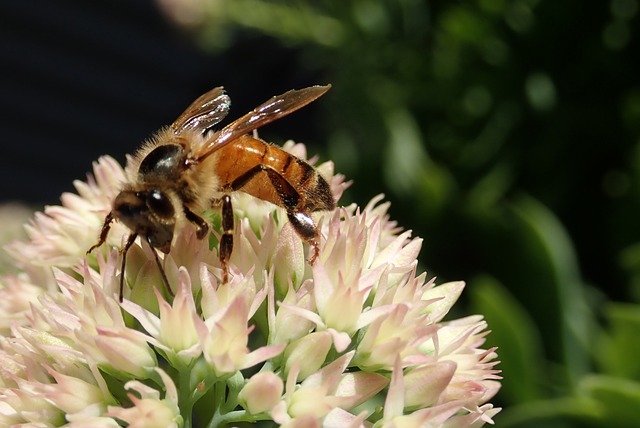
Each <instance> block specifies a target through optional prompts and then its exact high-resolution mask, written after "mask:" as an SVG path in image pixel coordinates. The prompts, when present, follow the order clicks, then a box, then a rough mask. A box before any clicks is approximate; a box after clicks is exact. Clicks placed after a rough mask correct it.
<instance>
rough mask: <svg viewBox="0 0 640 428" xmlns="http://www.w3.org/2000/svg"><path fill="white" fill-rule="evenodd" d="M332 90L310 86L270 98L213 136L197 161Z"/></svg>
mask: <svg viewBox="0 0 640 428" xmlns="http://www.w3.org/2000/svg"><path fill="white" fill-rule="evenodd" d="M330 88H331V85H326V86H310V87H308V88H304V89H292V90H290V91H288V92H285V93H284V94H282V95H277V96H275V97H272V98H270V99H269V100H268V101H267V102H265V103H264V104H261V105H259V106H258V107H256V108H255V109H253V110H252V111H250V112H249V113H247V114H245V115H244V116H242V117H241V118H239V119H237V120H235V121H233V122H232V123H230V124H229V125H227V126H225V127H224V128H222V129H221V130H220V131H218V132H216V133H215V134H213V135H212V136H211V138H210V139H209V140H208V141H206V142H205V144H203V146H202V149H201V150H200V153H198V154H197V155H196V156H195V157H196V160H202V159H204V158H206V157H207V156H209V155H210V154H211V153H213V152H215V151H216V150H218V149H220V148H221V147H224V146H225V145H227V144H229V143H230V142H232V141H233V140H235V139H236V138H238V137H241V136H243V135H245V134H247V133H249V132H251V131H253V130H254V129H258V128H259V127H261V126H264V125H266V124H268V123H271V122H273V121H274V120H278V119H280V118H281V117H284V116H286V115H288V114H289V113H293V112H294V111H296V110H298V109H299V108H302V107H304V106H306V105H307V104H309V103H310V102H312V101H315V100H316V99H318V98H319V97H321V96H322V95H323V94H324V93H325V92H327V91H328V90H329V89H330Z"/></svg>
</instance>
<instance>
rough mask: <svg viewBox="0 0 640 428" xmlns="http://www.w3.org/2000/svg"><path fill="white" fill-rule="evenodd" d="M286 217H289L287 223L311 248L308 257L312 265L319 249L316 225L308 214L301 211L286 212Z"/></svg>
mask: <svg viewBox="0 0 640 428" xmlns="http://www.w3.org/2000/svg"><path fill="white" fill-rule="evenodd" d="M287 217H289V223H291V226H293V228H294V229H295V231H296V233H298V235H299V236H300V237H301V238H302V239H304V240H305V241H306V242H307V243H308V244H309V245H311V247H312V248H313V252H312V253H311V257H309V264H314V263H315V262H316V259H317V258H318V256H319V255H320V247H319V246H318V237H319V235H320V233H319V232H318V228H317V227H316V224H315V223H314V222H313V219H312V218H311V216H310V215H309V214H307V213H304V212H301V211H298V212H287Z"/></svg>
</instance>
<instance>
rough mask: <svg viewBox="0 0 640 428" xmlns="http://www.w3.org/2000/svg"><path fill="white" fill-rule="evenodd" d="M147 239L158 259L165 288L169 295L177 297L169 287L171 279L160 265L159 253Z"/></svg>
mask: <svg viewBox="0 0 640 428" xmlns="http://www.w3.org/2000/svg"><path fill="white" fill-rule="evenodd" d="M145 239H146V241H147V244H149V247H150V248H151V252H152V253H153V257H154V258H155V259H156V265H157V266H158V269H159V270H160V275H162V282H163V283H164V286H165V288H166V289H167V292H168V293H169V295H170V296H171V297H175V296H176V295H175V294H173V290H171V286H170V285H169V279H168V278H167V273H166V272H165V271H164V268H163V267H162V263H160V257H158V252H157V251H156V249H155V248H154V247H153V245H151V241H150V240H149V238H148V237H145ZM127 244H128V243H127Z"/></svg>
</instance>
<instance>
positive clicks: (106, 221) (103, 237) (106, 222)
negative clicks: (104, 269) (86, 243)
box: [87, 212, 113, 254]
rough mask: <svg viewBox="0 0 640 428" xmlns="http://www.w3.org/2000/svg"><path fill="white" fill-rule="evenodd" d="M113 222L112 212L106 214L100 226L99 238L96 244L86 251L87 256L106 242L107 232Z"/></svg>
mask: <svg viewBox="0 0 640 428" xmlns="http://www.w3.org/2000/svg"><path fill="white" fill-rule="evenodd" d="M112 221H113V212H110V213H109V214H107V216H106V217H105V218H104V224H103V225H102V230H101V231H100V237H99V238H98V242H97V243H96V244H95V245H93V246H92V247H91V248H89V250H87V254H89V253H90V252H92V251H93V250H95V249H96V248H98V247H99V246H100V245H102V244H104V241H106V240H107V235H108V234H109V230H110V229H111V222H112Z"/></svg>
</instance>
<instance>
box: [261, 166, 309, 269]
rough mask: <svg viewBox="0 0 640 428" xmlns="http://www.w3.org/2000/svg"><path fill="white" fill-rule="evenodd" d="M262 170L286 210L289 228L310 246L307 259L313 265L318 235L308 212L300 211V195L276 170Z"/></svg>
mask: <svg viewBox="0 0 640 428" xmlns="http://www.w3.org/2000/svg"><path fill="white" fill-rule="evenodd" d="M264 170H265V171H266V173H267V175H268V176H269V180H270V181H271V184H273V188H274V189H275V190H276V192H277V193H278V197H279V198H280V201H281V202H282V205H284V207H285V209H286V210H287V217H288V218H289V222H290V223H291V226H293V229H294V230H295V231H296V233H297V234H298V236H299V237H300V238H302V240H303V241H305V242H306V243H308V244H309V245H311V247H312V253H311V256H310V257H309V263H310V264H314V263H315V261H316V259H317V258H318V255H319V254H320V247H319V245H318V241H319V236H320V233H319V232H318V228H317V227H316V224H315V223H314V221H313V219H312V218H311V215H310V214H309V213H308V212H306V211H304V210H301V209H300V207H299V205H300V194H299V193H298V191H297V190H296V189H295V188H294V187H293V186H292V185H291V184H290V183H289V182H288V181H287V180H286V179H285V178H284V177H283V176H282V175H280V174H279V173H278V172H277V171H276V170H274V169H271V168H268V167H265V168H264Z"/></svg>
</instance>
